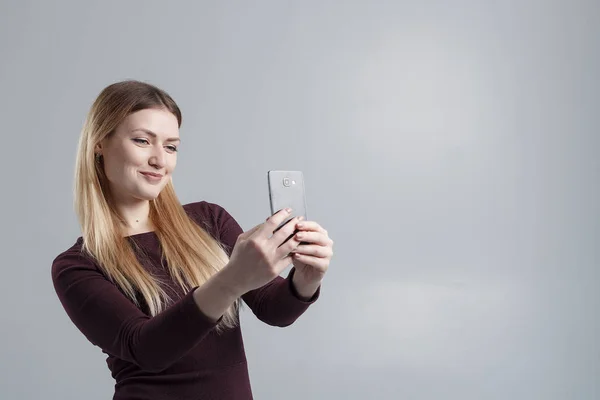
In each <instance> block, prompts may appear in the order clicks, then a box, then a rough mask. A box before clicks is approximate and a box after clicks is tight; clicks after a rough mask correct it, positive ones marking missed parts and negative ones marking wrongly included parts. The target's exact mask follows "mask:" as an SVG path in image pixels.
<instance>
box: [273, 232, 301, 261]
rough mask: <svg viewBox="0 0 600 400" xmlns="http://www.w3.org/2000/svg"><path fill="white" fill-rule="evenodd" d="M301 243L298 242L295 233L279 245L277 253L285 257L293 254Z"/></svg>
mask: <svg viewBox="0 0 600 400" xmlns="http://www.w3.org/2000/svg"><path fill="white" fill-rule="evenodd" d="M299 244H300V242H298V241H297V240H296V239H295V238H294V235H292V236H291V238H290V239H289V240H287V241H285V242H284V243H282V244H280V245H279V247H278V248H277V250H276V252H275V254H276V256H277V257H284V256H286V255H291V253H292V252H293V251H294V250H296V249H297V248H298V245H299Z"/></svg>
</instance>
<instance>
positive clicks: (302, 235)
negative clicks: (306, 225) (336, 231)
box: [294, 231, 333, 247]
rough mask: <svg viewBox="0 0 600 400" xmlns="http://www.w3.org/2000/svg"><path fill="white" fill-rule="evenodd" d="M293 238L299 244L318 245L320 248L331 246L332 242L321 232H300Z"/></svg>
mask: <svg viewBox="0 0 600 400" xmlns="http://www.w3.org/2000/svg"><path fill="white" fill-rule="evenodd" d="M294 238H295V239H296V240H297V241H299V242H305V243H311V244H318V245H320V246H329V247H331V246H333V240H331V239H330V238H328V237H327V236H325V235H324V234H323V233H321V232H307V231H301V232H298V233H296V234H295V235H294ZM303 246H304V245H303Z"/></svg>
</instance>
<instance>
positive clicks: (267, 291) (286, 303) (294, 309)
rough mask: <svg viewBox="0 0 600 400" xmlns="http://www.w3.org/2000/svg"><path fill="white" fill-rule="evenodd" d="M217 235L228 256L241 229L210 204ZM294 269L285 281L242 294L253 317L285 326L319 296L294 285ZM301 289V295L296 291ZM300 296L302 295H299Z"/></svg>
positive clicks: (316, 292)
mask: <svg viewBox="0 0 600 400" xmlns="http://www.w3.org/2000/svg"><path fill="white" fill-rule="evenodd" d="M211 206H212V208H213V213H214V215H215V221H216V225H217V227H218V229H217V232H218V236H219V239H220V241H221V242H222V243H223V244H224V245H225V248H226V251H227V253H228V255H231V251H232V250H233V246H234V245H235V242H236V240H237V237H238V236H239V235H240V234H241V233H243V230H242V228H241V227H240V226H239V224H238V223H237V222H236V221H235V219H234V218H233V217H232V216H231V215H229V213H228V212H227V211H226V210H225V209H223V208H222V207H220V206H218V205H216V204H212V205H211ZM294 273H295V268H292V269H291V270H290V272H289V274H288V276H287V277H286V278H282V277H281V276H278V277H276V278H275V279H273V280H272V281H271V282H269V283H267V284H266V285H264V286H262V287H260V288H258V289H255V290H251V291H249V292H247V293H245V294H243V295H242V299H243V300H244V302H245V303H246V304H247V305H248V307H250V309H251V310H252V312H253V313H254V315H256V317H257V318H258V319H259V320H261V321H263V322H265V323H267V324H269V325H272V326H281V327H283V326H288V325H291V324H292V323H293V322H294V321H295V320H296V319H298V318H299V317H300V316H301V315H302V314H303V313H304V312H305V311H306V310H307V309H308V307H309V306H310V305H311V304H312V303H314V302H315V301H316V300H317V299H318V297H319V295H320V286H319V287H318V288H314V290H312V288H303V287H299V286H298V287H296V286H295V285H294V283H295V282H294ZM299 289H300V290H304V292H300V293H299ZM311 290H312V297H310V298H306V297H305V296H306V295H307V293H306V292H307V291H311ZM303 295H304V296H303Z"/></svg>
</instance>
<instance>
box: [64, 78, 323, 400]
mask: <svg viewBox="0 0 600 400" xmlns="http://www.w3.org/2000/svg"><path fill="white" fill-rule="evenodd" d="M180 126H181V112H180V110H179V108H178V107H177V105H176V104H175V102H174V101H173V99H172V98H171V97H170V96H169V95H168V94H167V93H165V92H164V91H162V90H160V89H159V88H157V87H155V86H152V85H149V84H146V83H143V82H138V81H123V82H118V83H114V84H112V85H110V86H108V87H106V88H105V89H104V90H103V91H102V92H101V93H100V95H99V96H98V98H97V99H96V101H95V102H94V104H93V105H92V107H91V110H90V112H89V114H88V117H87V120H86V123H85V126H84V128H83V131H82V134H81V138H80V141H79V148H78V153H77V159H76V174H75V209H76V212H77V215H78V218H79V222H80V225H81V229H82V236H81V237H79V238H78V239H77V241H76V242H75V244H74V245H73V246H72V247H70V248H69V249H68V250H66V251H64V252H62V253H61V254H60V255H58V256H57V257H56V259H55V260H54V261H53V265H52V279H53V283H54V288H55V290H56V293H57V295H58V298H59V299H60V301H61V303H62V305H63V307H64V308H65V311H66V312H67V314H68V316H69V318H70V319H71V320H72V322H73V323H74V324H75V325H76V326H77V328H78V329H79V330H80V331H81V332H82V333H83V334H84V335H85V336H86V337H87V339H88V340H89V341H90V342H91V343H93V344H94V345H96V346H98V347H100V348H101V349H102V351H103V352H104V353H106V354H107V356H108V357H107V364H108V367H109V369H110V371H111V374H112V376H113V378H114V379H115V381H116V384H115V394H114V397H113V399H119V400H134V399H144V400H159V399H251V398H252V393H251V386H250V382H249V379H248V369H247V364H246V357H245V353H244V346H243V341H242V336H241V331H240V327H239V310H240V307H241V301H242V300H243V302H244V303H246V304H247V305H248V306H249V307H250V309H251V310H252V312H253V313H254V314H255V315H256V316H257V317H258V318H259V319H260V320H261V321H264V322H265V323H267V324H269V325H273V326H287V325H290V324H292V323H293V322H294V321H295V320H296V319H297V318H298V317H299V316H300V315H301V314H302V313H303V312H304V311H305V310H306V309H307V308H308V307H309V305H310V304H312V303H313V302H314V301H315V300H316V299H317V298H318V297H319V293H320V284H321V281H322V279H323V276H324V275H325V273H326V271H327V269H328V266H329V262H330V259H331V256H332V254H333V252H332V246H333V242H332V241H331V239H330V238H329V237H328V235H327V232H326V231H325V230H324V229H323V228H321V227H320V226H319V225H318V224H317V223H316V222H311V221H300V219H298V218H294V219H292V220H291V221H290V222H289V223H287V224H286V225H285V226H284V227H283V228H282V229H280V230H279V231H277V232H276V233H275V234H273V231H274V230H275V228H276V227H277V226H278V225H279V224H280V223H281V222H282V221H285V220H286V219H287V218H288V216H289V215H290V211H289V210H287V211H286V210H281V211H279V212H277V213H276V214H274V215H272V216H271V217H269V218H268V219H267V220H266V222H264V223H262V224H260V225H257V226H255V227H254V228H252V229H250V230H249V231H247V232H243V231H242V229H241V228H240V226H239V225H238V224H237V222H236V221H235V220H234V219H233V218H232V217H231V215H229V214H228V213H227V211H225V210H224V209H223V208H222V207H220V206H218V205H217V204H214V203H209V202H206V201H200V202H196V203H191V204H187V205H184V206H182V205H181V204H180V203H179V201H178V199H177V196H176V195H175V190H174V188H173V184H172V182H171V176H172V174H173V171H174V169H175V165H176V162H177V150H178V147H179V144H180V138H179V128H180ZM295 231H298V233H296V234H295V235H294V236H293V237H292V239H290V240H288V241H285V240H286V238H288V236H290V235H293V234H294V232H295ZM300 242H308V244H303V245H301V246H299V243H300ZM290 263H293V264H294V267H293V268H292V269H291V271H290V273H289V274H288V276H287V277H286V278H285V279H284V278H282V277H280V276H279V274H280V273H281V272H282V271H283V270H284V269H285V268H286V267H287V266H288V265H289V264H290Z"/></svg>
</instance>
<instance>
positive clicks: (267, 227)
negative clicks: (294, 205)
mask: <svg viewBox="0 0 600 400" xmlns="http://www.w3.org/2000/svg"><path fill="white" fill-rule="evenodd" d="M288 210H290V209H289V208H288V209H286V208H284V209H281V210H279V211H277V212H276V213H275V214H273V215H271V216H270V217H269V218H267V220H266V221H265V223H264V224H263V228H262V229H261V234H263V235H265V236H266V237H269V236H271V235H272V234H273V231H274V230H275V229H276V228H277V227H278V226H279V225H280V224H281V223H282V222H283V221H285V220H286V219H287V218H289V217H291V210H290V211H288Z"/></svg>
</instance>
